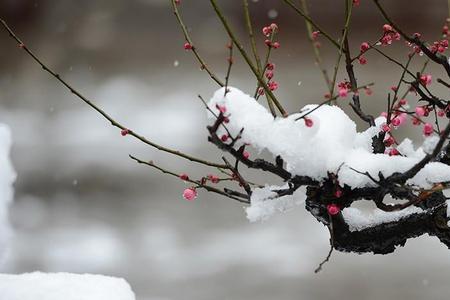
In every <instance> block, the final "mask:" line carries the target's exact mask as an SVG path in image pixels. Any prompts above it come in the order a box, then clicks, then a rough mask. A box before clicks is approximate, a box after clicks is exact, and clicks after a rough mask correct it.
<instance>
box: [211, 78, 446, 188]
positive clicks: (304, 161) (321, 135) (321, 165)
mask: <svg viewBox="0 0 450 300" xmlns="http://www.w3.org/2000/svg"><path fill="white" fill-rule="evenodd" d="M229 90H230V92H229V93H227V95H226V96H224V89H223V88H222V89H220V90H218V91H217V92H216V93H215V94H214V96H213V98H212V99H211V101H210V103H209V106H210V108H211V109H212V110H216V111H217V108H216V104H217V105H222V106H225V107H226V109H227V112H226V113H227V114H228V115H229V119H230V122H229V123H228V124H227V128H228V129H229V131H230V132H231V134H232V135H234V136H236V135H237V133H238V132H239V131H240V130H241V129H242V128H244V132H243V134H242V140H241V144H242V143H249V144H251V145H252V147H254V148H256V149H258V150H260V151H262V150H264V149H267V150H268V151H269V152H271V153H272V154H273V156H274V157H276V156H278V155H280V156H281V157H282V158H283V159H284V161H285V162H286V167H287V170H288V171H289V172H291V173H293V174H295V175H302V176H309V177H311V178H313V179H315V180H318V181H321V180H323V179H325V178H326V177H327V174H328V173H329V172H331V173H334V174H337V175H338V178H339V183H340V185H341V186H344V185H348V186H350V187H351V188H360V187H367V186H374V185H375V183H374V182H373V181H372V180H371V179H370V178H369V177H368V176H366V175H364V174H360V173H358V172H355V170H357V171H359V172H362V173H365V172H369V173H370V175H372V177H374V178H375V179H377V178H378V174H379V172H381V173H382V174H383V175H384V176H385V177H388V176H390V175H392V174H393V173H395V172H405V171H406V170H408V169H410V168H411V167H412V166H414V165H415V164H416V163H417V162H418V161H420V160H421V159H422V158H423V157H424V155H425V151H428V152H429V150H430V146H433V145H435V144H436V137H430V138H427V139H425V142H424V145H423V147H420V148H418V149H417V150H415V151H414V148H413V146H412V143H411V141H409V140H405V141H404V142H403V143H402V146H401V147H400V150H403V151H404V152H405V153H402V154H403V155H404V156H389V155H387V154H374V153H372V146H371V143H372V137H373V136H375V135H376V134H378V133H379V132H380V131H381V129H380V126H381V125H382V124H383V123H384V122H385V119H384V118H378V119H377V120H376V126H374V127H372V128H369V129H367V130H366V131H364V132H357V131H356V124H355V123H354V122H353V121H352V120H351V119H350V118H349V116H347V115H346V114H345V112H344V111H343V110H342V109H340V108H339V107H337V106H331V105H323V106H321V107H319V108H318V109H316V110H314V111H313V112H312V113H310V114H309V115H308V116H307V117H308V118H310V119H312V120H313V122H314V125H313V126H312V127H307V126H306V125H305V123H304V121H303V120H302V119H301V120H298V121H296V119H298V118H299V117H301V116H303V115H305V114H306V113H308V111H310V110H312V109H315V108H317V105H307V106H305V107H304V108H303V109H302V110H301V112H300V113H295V114H292V115H290V116H288V117H287V118H275V119H274V118H273V117H272V115H271V114H270V112H269V111H267V109H266V108H264V107H263V106H262V105H261V104H259V103H258V102H257V101H255V99H254V98H252V97H251V96H249V95H246V94H244V93H243V92H241V91H240V90H238V89H236V88H231V87H229ZM209 116H210V117H211V118H212V117H213V116H212V115H211V114H209ZM220 130H224V129H223V128H221V129H220ZM221 133H222V132H220V134H221ZM353 169H355V170H353ZM434 171H439V172H440V174H439V176H431V177H430V178H427V180H424V178H426V177H428V175H429V174H432V173H434ZM441 181H450V166H447V165H444V164H441V163H433V164H430V166H428V167H427V168H424V169H423V170H422V171H420V172H419V173H418V174H417V175H416V177H415V178H412V179H411V181H410V183H412V184H415V185H417V186H418V187H419V188H429V187H431V186H432V185H433V184H434V183H438V182H441Z"/></svg>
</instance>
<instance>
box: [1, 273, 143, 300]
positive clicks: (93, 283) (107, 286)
mask: <svg viewBox="0 0 450 300" xmlns="http://www.w3.org/2000/svg"><path fill="white" fill-rule="evenodd" d="M0 299H1V300H37V299H39V300H135V295H134V293H133V291H132V290H131V288H130V285H129V284H128V282H126V281H125V280H124V279H122V278H115V277H109V276H103V275H90V274H82V275H81V274H69V273H53V274H52V273H40V272H35V273H27V274H20V275H9V274H0Z"/></svg>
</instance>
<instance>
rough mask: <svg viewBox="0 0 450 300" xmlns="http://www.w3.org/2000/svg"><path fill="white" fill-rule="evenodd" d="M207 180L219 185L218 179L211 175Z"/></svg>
mask: <svg viewBox="0 0 450 300" xmlns="http://www.w3.org/2000/svg"><path fill="white" fill-rule="evenodd" d="M208 179H209V180H211V182H212V183H219V177H217V176H216V175H213V174H209V175H208Z"/></svg>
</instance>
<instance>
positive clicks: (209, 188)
mask: <svg viewBox="0 0 450 300" xmlns="http://www.w3.org/2000/svg"><path fill="white" fill-rule="evenodd" d="M129 157H130V158H131V159H133V160H135V161H136V162H138V163H139V164H144V165H147V166H150V167H152V168H155V169H157V170H159V171H161V172H162V173H164V174H167V175H171V176H174V177H177V178H179V177H180V175H179V174H177V173H174V172H172V171H169V170H167V169H164V168H162V167H160V166H157V165H156V164H155V163H154V162H153V161H144V160H142V159H139V158H137V157H135V156H133V155H131V154H130V155H129ZM184 181H187V182H190V183H193V184H195V185H196V186H197V187H201V188H203V189H205V190H207V191H208V192H213V193H216V194H220V195H222V196H225V197H228V198H231V199H233V200H236V201H238V202H241V203H246V204H249V203H250V200H249V197H248V196H247V195H244V194H241V193H238V192H233V195H232V194H231V193H229V192H225V191H222V190H220V189H218V188H215V187H212V186H210V185H206V184H203V183H202V182H201V181H198V180H192V179H189V178H187V179H184ZM236 195H244V197H242V198H244V199H241V198H238V197H236Z"/></svg>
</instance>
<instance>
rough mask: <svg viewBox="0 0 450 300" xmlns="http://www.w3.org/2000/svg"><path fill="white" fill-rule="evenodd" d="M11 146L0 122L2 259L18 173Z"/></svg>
mask: <svg viewBox="0 0 450 300" xmlns="http://www.w3.org/2000/svg"><path fill="white" fill-rule="evenodd" d="M10 147H11V132H10V130H9V128H8V127H7V126H6V125H2V124H0V261H1V260H2V257H3V256H4V254H5V252H6V249H7V243H8V240H9V238H10V236H11V226H10V224H9V219H8V208H9V205H10V203H11V201H12V198H13V187H12V184H13V183H14V180H15V178H16V173H15V171H14V169H13V166H12V164H11V160H10V158H9V151H10ZM0 295H1V294H0Z"/></svg>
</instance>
